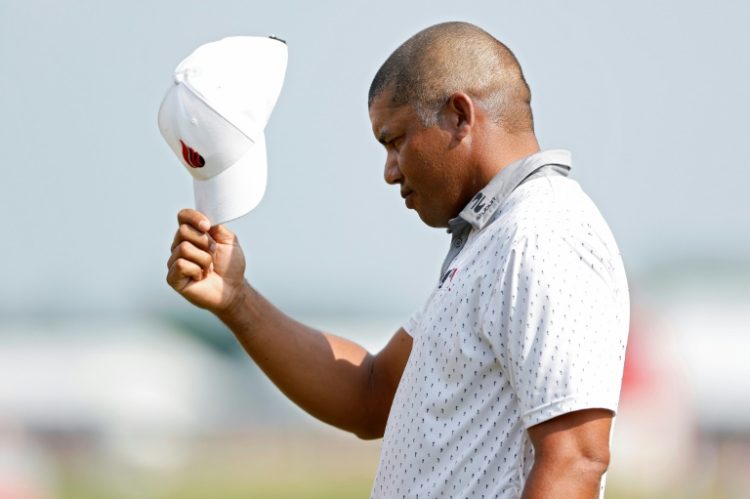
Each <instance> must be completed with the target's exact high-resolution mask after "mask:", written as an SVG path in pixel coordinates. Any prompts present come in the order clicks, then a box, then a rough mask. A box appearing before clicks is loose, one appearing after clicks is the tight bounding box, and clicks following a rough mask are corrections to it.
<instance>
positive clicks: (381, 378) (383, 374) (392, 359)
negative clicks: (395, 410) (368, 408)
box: [372, 328, 412, 399]
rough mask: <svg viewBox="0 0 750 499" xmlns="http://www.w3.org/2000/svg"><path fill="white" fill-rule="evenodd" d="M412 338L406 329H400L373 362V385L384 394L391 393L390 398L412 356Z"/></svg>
mask: <svg viewBox="0 0 750 499" xmlns="http://www.w3.org/2000/svg"><path fill="white" fill-rule="evenodd" d="M411 345H412V338H411V336H410V335H409V333H407V332H406V330H405V329H404V328H400V329H399V330H398V331H396V333H395V334H394V335H393V337H392V338H391V339H390V341H389V342H388V344H387V345H386V346H385V347H384V348H383V349H382V350H381V351H380V352H378V354H377V355H375V358H374V360H373V367H372V369H373V379H372V381H373V383H377V385H376V386H377V388H378V389H379V390H382V391H384V392H386V394H387V393H389V392H390V398H391V399H392V398H393V394H395V393H396V388H397V387H398V383H399V381H401V375H402V374H403V372H404V368H405V367H406V362H407V361H408V360H409V354H411Z"/></svg>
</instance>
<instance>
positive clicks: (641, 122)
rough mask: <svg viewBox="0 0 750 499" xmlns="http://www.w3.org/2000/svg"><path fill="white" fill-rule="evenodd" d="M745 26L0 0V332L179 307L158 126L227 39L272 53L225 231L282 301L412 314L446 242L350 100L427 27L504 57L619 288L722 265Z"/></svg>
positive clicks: (612, 15) (666, 17)
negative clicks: (463, 29) (559, 151)
mask: <svg viewBox="0 0 750 499" xmlns="http://www.w3.org/2000/svg"><path fill="white" fill-rule="evenodd" d="M667 5H670V6H671V7H668V6H667ZM749 14H750V7H748V4H747V3H744V2H739V1H737V2H728V1H727V2H650V1H631V2H600V1H571V2H555V1H535V2H503V1H492V2H479V1H474V2H455V1H450V2H446V1H431V2H429V3H428V2H405V1H403V0H401V1H398V2H396V1H390V0H389V1H381V2H367V3H359V2H344V1H337V2H332V1H317V2H284V1H274V2H255V1H247V0H246V1H220V0H216V1H211V2H208V1H181V2H178V1H172V0H164V1H158V2H102V1H93V0H90V1H79V2H73V1H64V0H61V1H51V0H50V1H45V2H42V1H38V0H23V1H22V0H15V1H14V0H0V104H1V105H0V110H1V111H2V119H0V146H2V161H3V165H2V180H0V207H1V208H2V213H3V220H2V227H3V232H4V234H5V235H4V237H3V238H2V245H1V246H0V248H1V249H0V257H1V258H2V262H3V271H2V277H3V285H2V286H1V287H0V316H2V315H6V316H7V315H8V314H10V313H11V312H18V311H20V312H22V313H28V314H38V313H40V312H43V311H47V312H49V311H58V312H60V311H63V312H64V311H67V312H71V313H75V314H88V313H92V312H95V311H128V310H137V309H149V310H154V309H157V310H158V309H175V308H179V307H186V306H187V305H186V304H184V303H183V302H182V300H181V298H180V297H179V296H177V295H176V294H175V293H174V292H172V291H171V290H170V289H169V288H168V286H167V285H166V283H165V275H166V266H165V262H166V260H167V258H168V256H169V246H170V243H171V240H172V236H173V233H174V230H175V229H176V223H175V214H176V212H177V211H178V210H179V209H180V208H181V207H185V206H191V205H192V202H193V201H192V189H191V180H190V177H189V176H188V175H187V174H186V173H185V171H184V170H183V167H182V166H181V165H180V164H179V163H178V162H177V159H176V158H175V157H174V155H173V154H172V152H171V151H170V150H169V149H168V147H167V146H166V144H165V143H164V142H163V140H162V138H161V136H160V135H159V132H158V128H157V126H156V114H157V110H158V107H159V104H160V102H161V99H162V97H163V95H164V92H165V90H166V89H167V87H168V86H169V85H170V82H171V75H172V71H173V69H174V67H175V66H176V65H177V64H178V63H179V62H180V61H181V60H182V59H183V58H184V57H185V56H187V55H188V54H189V53H190V52H191V51H192V50H193V49H195V48H196V47H197V46H199V45H200V44H202V43H205V42H208V41H213V40H216V39H219V38H222V37H224V36H229V35H239V34H254V35H266V34H275V35H277V36H279V37H281V38H284V39H286V40H287V41H288V45H289V68H288V72H287V77H286V83H285V86H284V89H283V91H282V94H281V97H280V99H279V102H278V105H277V107H276V109H275V111H274V114H273V116H272V118H271V121H270V123H269V125H268V128H267V130H266V132H267V134H266V135H267V141H268V142H267V143H268V151H269V164H270V172H269V183H268V189H267V191H266V195H265V198H264V200H263V202H262V203H261V205H260V206H259V207H258V208H257V209H256V210H255V211H253V212H252V213H251V214H250V215H248V216H246V217H244V218H243V219H241V220H239V221H236V222H232V223H231V224H230V227H231V228H232V229H233V230H235V231H236V232H237V233H238V235H239V237H240V240H241V242H242V244H243V246H244V248H245V251H246V254H247V256H248V260H249V266H248V274H247V275H248V277H249V278H250V280H251V281H252V282H253V283H254V285H255V286H256V287H257V288H258V289H260V290H261V291H262V292H264V293H266V294H267V295H268V296H269V297H270V298H271V299H272V300H274V301H276V302H277V303H278V304H280V305H281V306H282V308H285V309H287V310H292V311H308V312H309V311H321V312H324V313H325V312H332V311H336V310H340V311H343V312H350V313H377V312H378V311H383V312H387V313H408V311H410V310H411V309H413V308H415V307H416V306H418V305H419V304H420V303H421V302H422V301H423V300H424V299H425V298H426V296H427V294H428V292H429V289H430V287H431V286H432V284H433V283H434V281H435V279H436V278H437V273H438V271H439V268H440V262H441V260H442V258H443V255H444V253H445V250H446V249H447V245H448V242H449V240H448V236H447V235H446V234H445V232H444V231H442V230H435V229H429V228H427V227H425V226H424V225H422V223H421V222H420V220H419V218H418V217H417V216H416V214H415V213H414V212H411V211H408V210H406V209H405V207H404V205H403V201H402V200H401V198H400V196H399V194H398V189H397V187H390V186H387V185H386V184H385V183H384V182H383V180H382V165H383V160H384V158H385V154H384V151H383V150H382V148H381V146H380V145H379V144H377V143H376V142H375V140H374V139H373V137H372V135H371V131H370V125H369V120H368V116H367V106H366V95H367V89H368V87H369V83H370V80H371V78H372V76H373V75H374V73H375V72H376V71H377V69H378V67H379V66H380V64H381V63H382V62H383V61H384V60H385V58H386V57H387V56H388V55H389V54H390V53H391V52H392V51H393V50H394V49H395V48H396V47H397V46H398V45H399V44H400V43H401V42H403V41H404V40H405V39H406V38H408V37H409V36H411V35H412V34H413V33H415V32H416V31H418V30H420V29H422V28H424V27H426V26H428V25H431V24H433V23H436V22H441V21H446V20H465V21H470V22H474V23H476V24H478V25H480V26H482V27H483V28H485V29H487V30H488V31H489V32H491V33H492V34H494V35H495V36H496V37H498V38H499V39H500V40H502V41H504V42H505V43H506V44H508V45H509V46H510V47H511V49H512V50H514V51H515V53H516V55H517V56H518V58H519V60H520V62H521V64H522V66H523V68H524V70H525V74H526V77H527V80H528V81H529V84H530V86H531V89H532V95H533V108H534V112H535V118H536V129H537V133H538V136H539V139H540V143H541V144H542V147H544V148H568V149H571V150H572V151H573V159H574V167H573V172H572V176H573V178H575V179H576V180H577V181H578V182H580V183H581V184H582V186H583V188H584V190H585V191H587V192H588V193H589V195H590V196H591V197H592V198H593V199H594V200H595V202H596V203H597V204H598V206H599V207H600V209H601V211H602V212H603V213H604V215H605V217H606V219H607V220H608V221H609V223H610V225H611V227H612V230H613V232H614V233H615V236H616V238H617V240H618V242H619V244H620V247H621V250H622V252H623V254H624V257H625V261H626V265H627V267H628V270H629V272H630V274H631V276H638V275H639V274H642V273H644V272H645V271H646V270H647V269H648V268H650V266H651V265H652V264H654V262H660V261H668V260H670V259H673V258H675V257H680V258H692V257H711V258H714V259H724V258H726V259H731V258H737V257H738V256H740V257H742V256H744V255H746V254H748V250H750V222H749V221H748V220H749V217H748V215H750V209H749V208H750V201H749V200H748V197H749V196H748V188H749V187H750V171H749V169H748V167H749V166H750V165H748V160H747V159H745V158H744V156H743V154H744V149H745V144H746V143H747V141H748V132H750V126H749V125H748V119H747V115H748V112H749V111H750V97H749V96H748V88H750V62H749V60H748V57H747V54H746V50H747V48H748V47H750V31H749V30H748V29H747V23H748V21H749V20H750V15H749Z"/></svg>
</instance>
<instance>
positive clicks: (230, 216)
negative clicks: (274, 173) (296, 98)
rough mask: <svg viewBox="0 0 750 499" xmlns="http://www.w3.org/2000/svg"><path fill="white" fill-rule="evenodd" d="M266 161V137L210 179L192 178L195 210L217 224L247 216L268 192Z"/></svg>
mask: <svg viewBox="0 0 750 499" xmlns="http://www.w3.org/2000/svg"><path fill="white" fill-rule="evenodd" d="M266 176H267V159H266V141H265V137H264V136H262V135H261V136H260V137H258V138H257V140H256V141H255V143H253V144H252V145H251V146H250V148H249V149H248V150H247V152H246V153H245V154H244V155H243V156H242V157H241V158H240V159H239V160H238V161H237V162H236V163H235V164H233V165H232V166H230V167H229V168H227V169H226V170H224V171H223V172H221V173H219V174H218V175H215V176H213V177H211V178H209V179H207V180H199V179H196V178H193V192H194V194H195V209H196V210H198V211H200V212H201V213H203V214H204V215H206V216H207V217H208V219H209V220H210V221H211V225H218V224H222V223H225V222H228V221H230V220H234V219H236V218H239V217H241V216H243V215H246V214H247V213H249V212H250V211H252V209H253V208H255V207H256V206H258V203H260V200H261V199H262V198H263V194H264V193H265V191H266Z"/></svg>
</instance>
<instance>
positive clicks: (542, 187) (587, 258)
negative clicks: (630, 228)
mask: <svg viewBox="0 0 750 499" xmlns="http://www.w3.org/2000/svg"><path fill="white" fill-rule="evenodd" d="M492 225H493V227H492V228H491V230H492V231H494V232H496V233H499V234H503V235H504V236H503V237H502V238H503V239H504V240H505V241H506V248H507V250H508V251H509V252H511V253H512V254H513V255H514V260H515V261H516V264H519V263H520V264H521V265H523V266H525V267H526V268H527V269H528V270H531V271H534V272H545V271H546V269H550V270H554V271H555V272H554V274H552V275H557V274H558V273H559V272H560V271H561V270H562V269H561V268H560V267H561V266H565V268H566V270H568V271H570V270H573V269H574V268H584V269H586V272H592V271H593V272H594V273H595V274H598V275H599V276H600V277H603V278H605V279H606V280H607V281H609V282H610V283H611V284H615V282H619V283H620V284H621V283H622V281H623V280H624V269H623V263H622V259H621V255H620V251H619V248H618V247H617V243H616V242H615V239H614V236H613V235H612V232H611V231H610V229H609V226H608V225H607V223H606V221H605V220H604V218H603V216H602V215H601V213H600V212H599V210H598V208H597V207H596V205H595V204H594V202H593V201H592V200H591V198H590V197H589V196H588V195H587V194H586V193H585V192H584V191H583V190H582V189H581V187H580V185H579V184H578V182H576V181H575V180H572V179H570V178H567V177H562V176H553V177H541V178H537V179H533V180H530V181H528V182H525V183H524V184H521V185H520V186H519V187H518V188H517V189H516V190H515V191H514V192H513V193H512V194H511V195H510V196H509V197H508V199H507V201H506V203H504V204H503V206H502V207H501V210H500V214H499V216H498V217H497V218H496V219H495V220H494V221H493V222H492ZM548 275H550V274H548Z"/></svg>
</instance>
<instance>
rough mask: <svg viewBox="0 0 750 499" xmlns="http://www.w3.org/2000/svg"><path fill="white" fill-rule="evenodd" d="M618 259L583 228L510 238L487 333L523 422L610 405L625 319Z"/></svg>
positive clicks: (625, 303)
mask: <svg viewBox="0 0 750 499" xmlns="http://www.w3.org/2000/svg"><path fill="white" fill-rule="evenodd" d="M618 265H619V266H620V267H621V266H622V262H621V260H620V255H619V252H616V251H615V253H614V254H612V252H611V248H608V247H607V246H606V244H604V243H602V240H601V239H599V238H597V237H596V236H595V235H594V234H592V233H591V232H587V231H586V230H582V231H580V230H579V231H577V232H576V231H570V230H569V229H565V228H561V229H560V230H559V231H557V230H556V231H545V232H541V231H540V233H536V234H531V235H528V236H524V237H523V238H519V239H518V240H516V241H515V242H514V243H513V249H512V250H511V257H510V258H509V260H508V261H507V264H506V266H505V267H504V268H503V269H501V270H500V271H499V275H498V277H497V280H496V282H495V287H494V289H493V291H492V293H493V296H492V297H491V301H492V304H493V305H492V306H494V307H496V310H499V314H498V313H495V319H496V320H495V321H494V323H493V324H492V325H490V326H489V328H490V329H489V330H488V331H489V333H488V335H489V340H490V342H491V343H492V345H493V349H494V350H495V351H496V354H497V357H498V361H499V362H500V364H501V366H502V369H503V371H504V373H505V374H506V376H507V377H508V379H509V382H510V384H511V387H512V389H513V390H514V392H515V395H516V397H517V399H518V403H519V406H520V409H521V412H522V414H521V416H522V419H523V422H524V425H525V426H526V427H527V428H528V427H530V426H533V425H535V424H538V423H541V422H543V421H546V420H548V419H552V418H554V417H557V416H560V415H562V414H565V413H568V412H572V411H577V410H581V409H589V408H603V409H609V410H612V411H615V412H616V410H617V404H618V400H619V395H620V386H621V382H622V370H623V362H624V356H625V344H626V340H627V328H628V319H629V312H628V311H629V301H628V298H627V287H626V289H621V288H622V286H621V284H620V281H619V280H618V279H617V275H618V268H617V266H618ZM623 293H624V295H623ZM497 316H499V320H497V319H498V317H497Z"/></svg>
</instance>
